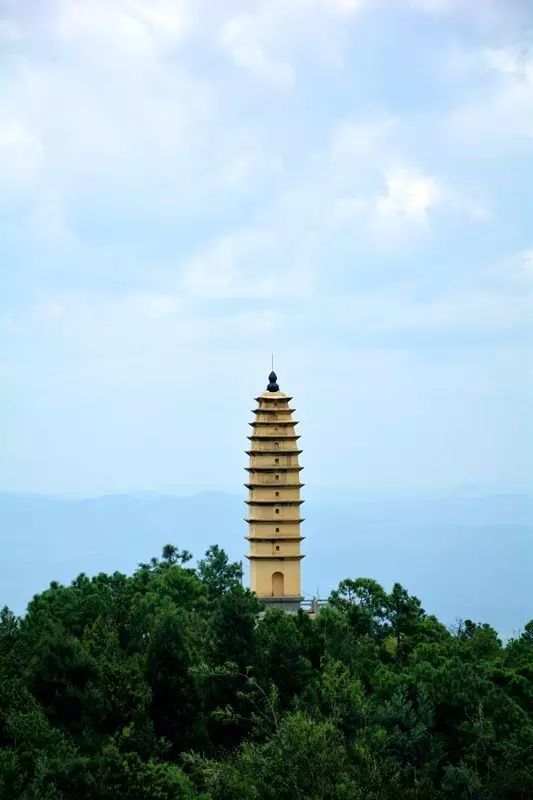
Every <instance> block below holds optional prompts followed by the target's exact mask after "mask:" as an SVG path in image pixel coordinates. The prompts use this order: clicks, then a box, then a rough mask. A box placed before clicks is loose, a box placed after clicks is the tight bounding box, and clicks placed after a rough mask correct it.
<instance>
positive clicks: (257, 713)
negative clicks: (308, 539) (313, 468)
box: [0, 545, 533, 800]
mask: <svg viewBox="0 0 533 800" xmlns="http://www.w3.org/2000/svg"><path fill="white" fill-rule="evenodd" d="M190 561H191V554H190V553H188V552H187V551H185V550H184V551H182V550H179V549H178V548H177V547H175V546H173V545H167V546H166V547H165V548H164V550H163V553H162V556H161V557H160V558H153V559H152V560H151V561H150V562H149V563H148V564H141V565H140V566H139V568H138V569H137V570H136V572H135V573H134V574H133V575H131V576H126V575H122V574H119V573H115V574H113V575H104V574H101V575H97V576H95V577H93V578H89V577H87V576H86V575H80V576H79V577H78V578H76V579H75V580H74V581H73V582H72V584H71V585H70V586H62V585H60V584H57V583H53V584H51V586H50V587H49V588H48V589H47V590H46V591H44V592H42V593H41V594H40V595H37V596H36V597H34V598H33V600H32V601H31V602H30V604H29V606H28V609H27V613H26V614H25V615H24V616H23V617H22V618H20V619H19V618H17V617H16V616H15V615H13V614H12V613H11V612H10V611H9V610H8V609H6V608H4V609H3V610H1V611H0V800H16V799H17V798H20V800H145V798H150V800H189V799H190V800H193V798H202V800H237V798H238V799H239V800H241V798H242V800H285V799H286V800H289V799H290V800H363V799H364V800H396V799H397V798H402V800H462V799H464V800H467V799H468V800H529V799H530V798H532V797H533V621H531V622H529V623H528V624H527V625H526V626H525V628H524V631H523V633H522V634H521V635H520V636H517V637H516V638H514V639H513V640H511V641H510V642H508V643H506V644H505V645H504V644H502V642H501V641H500V639H499V638H498V636H497V634H496V632H495V631H494V630H493V629H492V628H491V627H490V626H488V625H486V624H478V623H474V622H473V621H471V620H465V621H464V622H463V621H461V622H459V623H458V625H457V626H456V627H455V628H454V629H453V630H447V629H446V628H445V627H444V626H443V625H442V624H441V623H439V622H438V620H436V619H435V618H434V617H432V616H430V615H427V614H426V613H425V611H424V609H423V608H422V606H421V604H420V601H419V600H418V599H417V598H416V597H413V596H412V595H410V594H409V593H408V592H407V591H406V590H405V589H404V588H403V587H402V586H401V585H400V584H395V585H394V586H393V587H392V590H391V591H390V592H387V591H386V590H385V589H384V588H383V587H381V586H380V585H379V584H378V583H377V582H376V581H374V580H371V579H368V578H358V579H347V580H344V581H342V582H341V583H340V584H339V587H338V589H337V590H335V591H334V592H333V593H332V595H331V598H330V601H329V603H328V605H326V606H325V607H323V608H322V609H321V611H320V613H319V614H318V616H317V617H316V619H311V618H310V617H309V616H308V615H307V614H305V613H303V612H299V613H298V614H296V615H287V614H284V613H282V612H281V611H279V610H276V609H271V610H269V611H267V612H265V611H264V610H263V609H262V607H261V605H260V603H259V602H258V600H257V598H256V597H255V595H253V594H252V593H251V592H250V591H248V590H247V589H244V588H243V587H242V585H241V578H242V575H241V565H240V564H234V563H231V562H230V561H229V559H228V557H227V555H226V554H225V553H224V551H223V550H221V549H220V548H219V547H218V546H216V545H215V546H213V547H211V548H210V549H209V550H208V552H207V553H206V554H205V557H204V558H203V559H201V560H200V562H199V563H198V566H197V567H196V568H193V567H191V566H190Z"/></svg>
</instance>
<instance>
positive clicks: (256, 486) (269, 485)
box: [244, 481, 305, 489]
mask: <svg viewBox="0 0 533 800" xmlns="http://www.w3.org/2000/svg"><path fill="white" fill-rule="evenodd" d="M244 486H246V488H247V489H301V488H302V487H303V486H305V483H280V482H279V481H276V482H275V483H245V484H244Z"/></svg>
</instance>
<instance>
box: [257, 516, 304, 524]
mask: <svg viewBox="0 0 533 800" xmlns="http://www.w3.org/2000/svg"><path fill="white" fill-rule="evenodd" d="M244 521H245V522H248V523H252V522H253V523H254V525H272V524H273V523H276V525H277V524H278V523H279V522H287V523H290V524H291V525H299V524H300V523H301V522H304V521H305V517H297V518H296V519H279V520H278V519H255V517H244Z"/></svg>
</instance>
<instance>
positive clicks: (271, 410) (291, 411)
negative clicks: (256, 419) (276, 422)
mask: <svg viewBox="0 0 533 800" xmlns="http://www.w3.org/2000/svg"><path fill="white" fill-rule="evenodd" d="M280 411H283V413H284V414H294V412H295V411H296V409H295V408H264V407H262V408H252V413H254V414H278V413H279V412H280ZM252 424H253V423H250V425H252Z"/></svg>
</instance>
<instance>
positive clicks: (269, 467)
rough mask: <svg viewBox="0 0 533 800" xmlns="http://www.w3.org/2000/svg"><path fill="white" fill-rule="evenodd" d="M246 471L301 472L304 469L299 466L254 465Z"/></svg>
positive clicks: (246, 468)
mask: <svg viewBox="0 0 533 800" xmlns="http://www.w3.org/2000/svg"><path fill="white" fill-rule="evenodd" d="M244 469H245V470H246V472H300V470H302V469H303V467H301V466H300V465H299V464H260V465H259V464H254V466H253V467H245V468H244Z"/></svg>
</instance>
